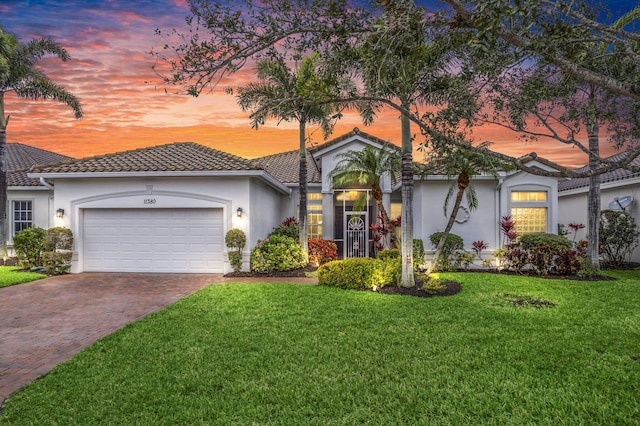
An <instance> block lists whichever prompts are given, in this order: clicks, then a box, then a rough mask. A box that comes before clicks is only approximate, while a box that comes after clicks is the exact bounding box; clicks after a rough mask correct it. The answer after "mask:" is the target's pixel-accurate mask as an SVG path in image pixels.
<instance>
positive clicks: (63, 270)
mask: <svg viewBox="0 0 640 426" xmlns="http://www.w3.org/2000/svg"><path fill="white" fill-rule="evenodd" d="M72 249H73V232H71V229H68V228H62V227H56V228H51V229H48V230H47V232H46V234H45V237H44V247H43V250H47V251H45V252H43V253H42V266H44V268H45V269H46V271H47V274H49V275H62V274H68V273H69V272H70V271H71V257H72V255H73V253H72V252H71V250H72Z"/></svg>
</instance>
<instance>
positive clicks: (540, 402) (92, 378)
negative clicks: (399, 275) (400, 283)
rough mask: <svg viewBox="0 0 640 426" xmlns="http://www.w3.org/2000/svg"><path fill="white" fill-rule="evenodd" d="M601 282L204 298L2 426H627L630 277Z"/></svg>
mask: <svg viewBox="0 0 640 426" xmlns="http://www.w3.org/2000/svg"><path fill="white" fill-rule="evenodd" d="M611 275H614V276H616V277H618V278H619V280H617V281H600V282H579V281H569V280H545V279H537V278H525V277H514V276H506V275H493V274H484V273H455V274H454V273H451V274H442V276H443V277H446V278H451V279H455V280H458V281H460V282H461V283H462V285H463V290H462V292H461V293H459V294H457V295H456V296H451V297H440V298H427V299H423V298H415V297H411V296H390V295H380V294H376V293H370V292H357V291H344V290H338V289H333V288H324V287H316V286H303V285H289V284H227V285H215V286H210V287H207V288H205V289H203V290H202V291H200V292H198V293H196V294H195V295H193V296H191V297H188V298H186V299H183V300H182V301H180V302H178V303H176V304H174V305H172V306H170V307H169V308H167V309H165V310H163V311H161V312H158V313H156V314H152V315H150V316H148V317H146V318H144V319H142V320H140V321H138V322H136V323H134V324H130V325H128V326H127V327H125V328H124V329H122V330H119V331H117V332H115V333H113V334H112V335H110V336H107V337H105V338H104V339H102V340H100V341H99V342H97V343H96V344H94V345H92V346H91V347H89V348H87V349H86V350H85V351H83V352H81V353H80V354H79V355H77V356H76V357H75V358H74V359H73V360H71V361H70V362H67V363H64V364H61V365H59V366H58V367H56V368H55V369H54V370H53V371H52V372H51V373H50V374H49V375H48V376H46V377H45V378H43V379H41V380H38V381H36V382H33V383H32V384H30V385H28V386H27V387H26V388H24V389H23V390H22V391H19V392H17V393H15V394H14V395H12V396H11V397H10V398H9V400H8V401H7V403H6V405H5V407H4V410H3V412H2V415H1V416H0V424H19V425H24V424H34V425H36V424H37V425H47V424H60V425H63V424H64V425H66V424H114V425H115V424H127V425H132V424H136V425H177V424H180V425H183V424H190V425H191V424H194V425H195V424H219V425H233V424H239V425H251V424H256V425H270V424H273V425H362V424H376V425H396V424H407V425H416V424H425V425H478V424H500V425H502V424H513V425H524V424H532V425H533V424H535V425H541V424H548V425H558V424H563V425H565V424H566V425H574V424H607V425H609V424H616V425H625V424H628V425H636V424H639V423H640V309H639V308H640V271H629V272H612V273H611ZM505 294H508V295H511V296H509V297H505V296H504V295H505ZM514 295H515V296H521V297H523V298H524V297H525V296H526V297H529V298H532V299H535V300H544V301H548V302H552V303H553V304H554V305H555V306H554V307H545V308H539V309H537V308H534V307H531V306H515V305H513V304H511V303H510V302H509V301H510V300H513V297H514Z"/></svg>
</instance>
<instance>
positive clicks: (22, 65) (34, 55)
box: [0, 27, 82, 253]
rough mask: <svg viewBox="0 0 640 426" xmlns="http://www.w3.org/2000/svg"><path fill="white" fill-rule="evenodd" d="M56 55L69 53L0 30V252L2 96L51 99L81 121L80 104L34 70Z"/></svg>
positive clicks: (1, 241)
mask: <svg viewBox="0 0 640 426" xmlns="http://www.w3.org/2000/svg"><path fill="white" fill-rule="evenodd" d="M49 54H51V55H54V56H57V57H58V58H59V59H60V60H62V61H67V60H68V59H69V54H68V53H67V51H66V50H65V49H63V48H62V47H60V45H59V44H57V43H56V42H55V41H53V40H51V39H49V38H38V39H33V40H31V41H29V42H27V43H21V42H20V41H18V39H17V38H16V36H14V35H13V34H10V33H6V32H4V31H3V29H2V27H0V252H2V253H6V249H7V246H6V244H7V231H8V229H7V228H8V226H7V222H6V218H7V165H6V163H7V160H6V149H5V148H6V144H7V125H8V124H9V115H6V116H5V94H6V93H8V92H13V93H15V94H16V95H17V96H18V97H20V98H28V99H33V100H41V99H43V100H47V99H51V100H54V101H57V102H60V103H63V104H65V105H68V106H69V107H70V108H71V109H72V110H73V112H74V114H75V117H76V118H78V119H79V118H82V106H81V105H80V101H79V100H78V99H77V98H76V97H75V96H74V95H72V94H71V93H69V92H68V91H66V90H65V89H64V88H63V87H61V86H59V85H58V84H56V83H54V82H53V81H51V80H50V79H49V78H48V77H47V76H46V75H45V74H44V73H43V72H42V71H41V70H40V69H39V68H38V67H37V64H38V62H39V61H40V60H41V59H42V58H43V57H44V56H46V55H49Z"/></svg>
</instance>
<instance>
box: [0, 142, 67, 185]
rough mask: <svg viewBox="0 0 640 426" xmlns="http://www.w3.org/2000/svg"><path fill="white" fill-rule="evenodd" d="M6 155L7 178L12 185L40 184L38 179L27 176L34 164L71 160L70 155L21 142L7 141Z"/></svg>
mask: <svg viewBox="0 0 640 426" xmlns="http://www.w3.org/2000/svg"><path fill="white" fill-rule="evenodd" d="M6 149H7V150H6V155H7V180H8V185H9V187H12V186H33V187H36V186H42V187H44V185H42V184H41V183H40V180H39V179H33V178H30V177H27V171H28V170H29V169H30V168H31V167H32V166H34V165H36V164H48V163H56V162H60V161H65V160H71V159H72V158H71V157H67V156H66V155H62V154H57V153H55V152H51V151H47V150H44V149H40V148H36V147H34V146H29V145H24V144H21V143H8V144H7V145H6Z"/></svg>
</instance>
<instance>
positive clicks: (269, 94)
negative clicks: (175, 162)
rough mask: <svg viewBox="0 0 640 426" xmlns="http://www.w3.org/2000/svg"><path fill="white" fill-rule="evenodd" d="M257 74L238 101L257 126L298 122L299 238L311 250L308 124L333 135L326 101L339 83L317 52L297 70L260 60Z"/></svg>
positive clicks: (282, 63)
mask: <svg viewBox="0 0 640 426" xmlns="http://www.w3.org/2000/svg"><path fill="white" fill-rule="evenodd" d="M257 74H258V81H257V82H253V83H249V84H247V85H246V86H245V87H241V88H240V89H238V96H237V100H238V104H239V105H240V107H241V108H242V110H243V111H251V115H250V118H251V123H252V125H253V127H254V128H256V129H257V128H258V126H260V125H263V124H264V123H265V121H266V120H267V119H268V118H275V119H277V120H279V121H282V120H284V121H297V122H298V125H299V130H300V131H299V151H300V164H299V184H298V185H299V196H300V200H299V201H300V204H299V208H298V222H299V228H300V231H299V232H300V234H299V237H300V245H301V246H302V249H303V250H304V252H305V253H308V237H307V148H306V140H307V139H306V125H307V124H313V123H315V124H319V125H320V127H321V128H322V130H323V133H324V136H325V138H326V137H327V136H329V135H330V134H331V131H332V130H333V121H332V119H333V118H334V115H333V114H334V112H335V106H333V105H331V104H329V103H325V102H326V101H327V100H331V99H336V98H338V96H337V93H338V91H339V90H340V86H339V83H338V82H337V81H336V80H335V79H331V78H330V77H328V76H325V75H323V74H322V73H321V72H320V62H319V57H318V55H315V54H314V55H312V56H308V57H305V58H303V59H302V62H301V64H300V65H299V66H298V67H296V68H295V69H294V70H290V69H289V67H288V65H287V64H286V63H285V61H284V60H283V59H281V58H278V59H272V60H265V61H261V62H259V63H258V73H257Z"/></svg>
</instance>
